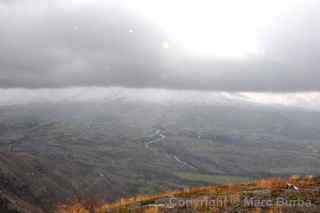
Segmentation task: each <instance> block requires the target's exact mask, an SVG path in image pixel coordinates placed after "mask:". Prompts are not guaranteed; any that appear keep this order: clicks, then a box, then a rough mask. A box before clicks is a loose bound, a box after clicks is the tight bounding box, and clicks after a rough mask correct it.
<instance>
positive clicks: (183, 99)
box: [0, 87, 320, 110]
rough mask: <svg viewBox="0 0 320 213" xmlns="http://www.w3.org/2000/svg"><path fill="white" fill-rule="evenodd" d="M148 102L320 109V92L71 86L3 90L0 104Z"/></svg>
mask: <svg viewBox="0 0 320 213" xmlns="http://www.w3.org/2000/svg"><path fill="white" fill-rule="evenodd" d="M117 99H121V100H122V101H147V102H153V103H160V104H173V103H182V104H188V103H194V104H209V105H210V104H241V103H254V104H263V105H281V106H294V107H302V108H307V109H313V110H320V92H299V93H257V92H217V91H197V90H170V89H153V88H140V89H135V88H123V87H70V88H57V89H22V88H16V89H0V105H17V104H29V103H47V102H65V101H68V102H89V101H109V100H117Z"/></svg>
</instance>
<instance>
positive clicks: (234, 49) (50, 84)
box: [0, 0, 320, 92]
mask: <svg viewBox="0 0 320 213" xmlns="http://www.w3.org/2000/svg"><path fill="white" fill-rule="evenodd" d="M138 1H139V0H137V2H138ZM173 1H174V0H173ZM191 1H192V0H191ZM101 2H103V3H101ZM128 2H129V1H121V0H119V1H117V3H115V2H113V1H111V0H110V1H96V0H92V1H89V0H78V1H77V0H73V1H72V0H64V1H61V0H41V1H40V0H0V87H1V88H15V87H23V88H61V87H69V86H73V87H79V86H121V87H133V88H169V89H170V88H172V89H191V90H223V91H263V92H267V91H275V92H296V91H319V90H320V83H319V82H320V73H319V65H320V60H319V59H320V24H319V22H320V13H319V6H320V5H319V3H317V1H316V0H305V1H302V0H301V1H294V0H293V1H292V2H298V3H296V5H292V4H290V3H289V2H290V1H284V2H287V3H285V4H281V5H280V3H279V5H277V3H274V4H272V5H269V7H267V8H263V7H260V8H259V7H256V6H254V5H253V6H252V7H250V5H251V4H246V5H244V6H242V7H240V12H239V13H238V12H237V11H238V10H237V7H238V6H237V5H234V4H233V2H235V1H228V2H229V3H230V4H228V6H227V7H226V5H223V6H222V7H221V8H219V3H217V4H216V6H217V7H216V8H215V10H216V11H222V12H221V14H222V15H220V16H214V15H209V14H210V10H211V9H212V10H214V8H210V7H209V8H208V11H205V12H207V14H206V16H204V19H199V18H198V16H200V15H201V7H200V9H199V8H198V11H197V8H195V6H194V5H192V6H191V7H186V6H185V5H184V3H183V1H177V2H178V3H176V4H174V7H173V6H172V8H171V5H173V4H171V3H166V5H162V6H163V7H158V8H159V10H158V11H156V12H157V14H158V16H155V17H153V18H152V14H153V13H155V11H149V13H148V11H147V12H146V13H143V12H141V13H140V12H139V11H142V10H149V7H147V6H146V7H144V4H143V3H141V1H139V4H138V3H137V5H138V6H137V7H134V6H132V5H133V4H132V3H131V4H129V3H128ZM131 2H133V3H134V2H135V1H134V0H132V1H131ZM159 2H161V1H159ZM166 2H168V1H166ZM195 2H199V3H197V4H199V5H201V4H202V3H203V2H205V1H201V0H200V1H195ZM238 2H239V1H238ZM240 2H241V1H240ZM246 2H248V1H246ZM272 2H276V1H272ZM280 2H281V1H280ZM238 4H239V3H238ZM286 4H288V5H286ZM149 6H150V5H149ZM212 6H213V7H214V6H215V5H212ZM278 6H279V8H280V7H281V8H284V9H285V10H277V7H278ZM179 7H181V8H179ZM183 8H185V9H183ZM193 8H194V9H193ZM140 9H141V10H140ZM150 10H151V9H150ZM235 11H236V12H235ZM272 11H276V13H272ZM262 13H263V14H267V15H265V16H263V17H260V18H261V24H260V22H259V21H260V19H259V18H257V19H256V20H257V21H256V22H254V23H253V22H252V23H251V21H250V20H255V16H257V14H262ZM269 13H270V14H272V17H271V15H270V17H268V14H269ZM150 14H151V16H150ZM159 14H160V15H159ZM161 14H162V16H161ZM166 14H169V15H170V14H171V16H169V15H168V16H167V22H165V21H163V22H162V19H165V18H166ZM241 14H249V15H246V16H243V17H242V16H241ZM148 17H149V19H148ZM168 17H169V19H168ZM176 17H178V18H176ZM244 17H245V18H244ZM202 18H203V17H202ZM219 18H220V19H221V21H220V20H218V19H219ZM268 18H270V19H268ZM193 20H195V21H193ZM246 20H247V21H248V24H246V23H243V22H246ZM265 20H267V21H266V22H263V21H265ZM170 21H172V23H175V24H176V25H174V24H172V25H170ZM238 22H239V23H238ZM240 22H241V23H240ZM249 22H250V23H249ZM211 23H212V24H211ZM166 25H168V27H167V28H166ZM169 25H170V26H169ZM199 26H204V27H202V28H200V27H199ZM239 26H240V27H239ZM251 26H252V27H256V28H254V29H255V31H254V32H253V31H252V29H251ZM180 27H181V29H182V30H180V31H178V30H177V29H180ZM206 29H207V30H208V35H209V36H210V37H208V36H206V35H201V34H206ZM213 29H218V31H217V30H216V31H213ZM220 29H221V30H220ZM223 29H228V30H225V31H223ZM197 31H198V32H197ZM177 32H178V33H177ZM213 32H215V33H213ZM228 32H229V33H228ZM215 35H216V37H215ZM251 36H252V38H251ZM190 38H191V39H193V40H190ZM202 38H203V39H202ZM188 39H189V40H188ZM191 41H192V42H191ZM253 41H257V42H258V44H257V45H256V47H257V48H258V49H255V51H252V52H250V51H249V50H250V49H249V47H247V46H249V45H253V44H254V42H253ZM188 42H189V44H188ZM191 43H192V44H191ZM220 44H221V45H220ZM197 45H198V46H197ZM206 46H207V49H205V48H204V47H206ZM191 47H192V48H191ZM200 47H201V48H202V49H201V48H200ZM215 47H216V49H217V50H216V51H212V49H215ZM246 48H247V49H248V51H247V52H246V51H245V50H246ZM204 50H205V51H204ZM227 50H228V51H227ZM201 51H202V52H201ZM219 51H220V52H219ZM240 51H243V52H244V53H246V55H245V56H243V57H233V55H232V54H231V53H239V52H240ZM202 53H206V54H202ZM207 53H208V54H207ZM219 53H221V54H220V55H219ZM222 53H223V54H222ZM241 53H242V52H241Z"/></svg>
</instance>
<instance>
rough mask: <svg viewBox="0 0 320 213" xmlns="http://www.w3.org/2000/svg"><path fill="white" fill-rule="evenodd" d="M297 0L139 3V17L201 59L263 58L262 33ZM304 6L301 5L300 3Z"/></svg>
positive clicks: (134, 4) (134, 6) (132, 3)
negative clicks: (254, 56)
mask: <svg viewBox="0 0 320 213" xmlns="http://www.w3.org/2000/svg"><path fill="white" fill-rule="evenodd" d="M298 2H299V1H296V0H282V1H276V0H268V1H257V0H243V1H239V0H224V1H221V0H161V1H150V0H135V1H127V3H126V4H127V5H129V6H130V7H131V9H133V10H134V11H135V12H136V13H137V14H139V15H143V16H144V17H145V18H147V19H148V20H149V21H151V22H152V23H155V24H157V25H158V26H160V27H161V28H162V29H163V30H164V31H165V32H166V33H167V34H168V35H169V36H171V37H172V39H173V41H175V42H176V43H177V45H180V46H182V47H183V48H184V49H185V50H187V51H188V52H189V53H191V54H194V55H199V56H215V57H221V58H246V57H248V56H251V55H257V54H263V51H264V50H263V47H262V45H261V42H260V40H259V39H260V33H261V32H262V31H263V30H264V29H265V28H267V27H268V25H270V24H272V22H275V21H276V20H277V18H278V17H279V16H280V15H281V14H283V13H285V12H288V11H291V10H292V9H293V7H296V6H297V4H298ZM300 3H301V1H300Z"/></svg>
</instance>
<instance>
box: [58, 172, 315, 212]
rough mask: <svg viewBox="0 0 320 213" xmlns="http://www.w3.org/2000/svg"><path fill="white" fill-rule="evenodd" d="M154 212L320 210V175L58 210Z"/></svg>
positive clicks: (66, 207) (266, 180) (203, 188)
mask: <svg viewBox="0 0 320 213" xmlns="http://www.w3.org/2000/svg"><path fill="white" fill-rule="evenodd" d="M92 212H95V213H106V212H130V213H144V212H145V213H154V212H225V213H228V212H229V213H231V212H239V213H240V212H268V213H272V212H275V213H282V212H288V213H289V212H290V213H291V212H293V213H295V212H313V213H319V212H320V177H311V176H308V177H303V178H301V177H298V176H293V177H291V178H289V179H288V180H285V179H275V178H273V179H265V180H258V181H255V182H249V183H242V184H228V185H221V186H210V187H198V188H185V189H183V190H178V191H173V192H164V193H161V194H158V195H153V196H136V197H131V198H124V199H121V200H119V201H118V202H115V203H111V204H105V205H100V206H97V205H94V204H93V203H92V202H84V203H79V202H75V203H73V204H71V205H69V206H68V205H66V206H61V207H59V208H58V209H57V211H56V213H92Z"/></svg>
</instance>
